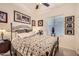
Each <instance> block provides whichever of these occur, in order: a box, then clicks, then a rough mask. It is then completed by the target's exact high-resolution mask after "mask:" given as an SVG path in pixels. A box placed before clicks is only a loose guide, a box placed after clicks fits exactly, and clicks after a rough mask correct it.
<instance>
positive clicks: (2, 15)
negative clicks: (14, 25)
mask: <svg viewBox="0 0 79 59" xmlns="http://www.w3.org/2000/svg"><path fill="white" fill-rule="evenodd" d="M7 17H8V14H7V13H6V12H3V11H0V23H7V22H8V21H7Z"/></svg>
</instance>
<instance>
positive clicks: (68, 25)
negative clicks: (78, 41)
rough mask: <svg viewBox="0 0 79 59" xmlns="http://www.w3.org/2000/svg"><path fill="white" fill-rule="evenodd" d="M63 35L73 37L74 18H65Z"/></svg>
mask: <svg viewBox="0 0 79 59" xmlns="http://www.w3.org/2000/svg"><path fill="white" fill-rule="evenodd" d="M65 34H66V35H74V16H67V17H65Z"/></svg>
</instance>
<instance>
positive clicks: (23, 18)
mask: <svg viewBox="0 0 79 59" xmlns="http://www.w3.org/2000/svg"><path fill="white" fill-rule="evenodd" d="M14 21H15V22H20V23H26V24H30V23H31V17H30V16H28V15H25V14H23V13H21V12H18V11H15V10H14Z"/></svg>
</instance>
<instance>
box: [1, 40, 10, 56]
mask: <svg viewBox="0 0 79 59" xmlns="http://www.w3.org/2000/svg"><path fill="white" fill-rule="evenodd" d="M9 50H11V42H10V41H9V40H8V39H3V40H0V54H1V53H6V52H8V51H9ZM10 54H11V52H10Z"/></svg>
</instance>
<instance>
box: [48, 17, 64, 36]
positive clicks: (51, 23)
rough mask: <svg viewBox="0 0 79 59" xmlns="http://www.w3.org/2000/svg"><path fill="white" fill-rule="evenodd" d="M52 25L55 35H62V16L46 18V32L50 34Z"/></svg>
mask: <svg viewBox="0 0 79 59" xmlns="http://www.w3.org/2000/svg"><path fill="white" fill-rule="evenodd" d="M52 27H54V29H55V35H56V36H61V35H64V17H63V16H55V17H51V18H49V20H48V34H49V35H51V34H52Z"/></svg>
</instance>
